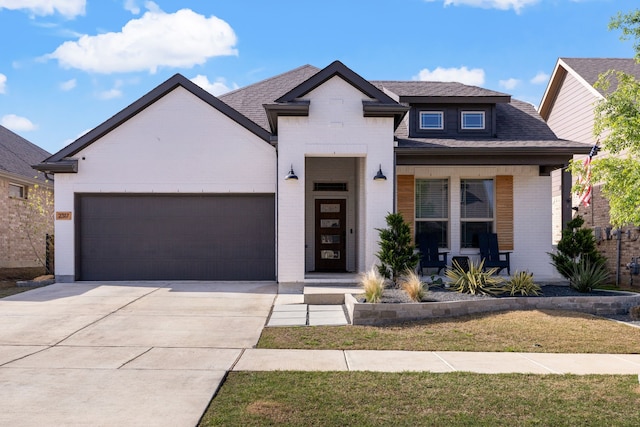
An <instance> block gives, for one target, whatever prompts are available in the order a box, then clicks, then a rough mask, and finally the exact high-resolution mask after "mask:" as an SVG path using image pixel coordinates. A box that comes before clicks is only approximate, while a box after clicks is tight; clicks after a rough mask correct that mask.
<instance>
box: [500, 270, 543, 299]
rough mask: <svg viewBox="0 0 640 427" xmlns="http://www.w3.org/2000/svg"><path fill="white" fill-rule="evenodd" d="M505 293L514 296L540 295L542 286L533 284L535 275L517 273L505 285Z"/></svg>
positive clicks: (522, 272)
mask: <svg viewBox="0 0 640 427" xmlns="http://www.w3.org/2000/svg"><path fill="white" fill-rule="evenodd" d="M505 291H506V292H509V294H510V295H511V296H514V295H518V294H519V295H523V296H527V295H540V286H538V285H536V284H535V283H534V282H533V273H529V272H526V271H516V272H515V273H514V274H513V276H511V277H510V278H509V280H508V281H507V284H506V285H505Z"/></svg>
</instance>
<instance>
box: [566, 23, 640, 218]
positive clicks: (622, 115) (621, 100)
mask: <svg viewBox="0 0 640 427" xmlns="http://www.w3.org/2000/svg"><path fill="white" fill-rule="evenodd" d="M609 29H610V30H611V29H615V30H621V31H622V36H621V39H622V40H628V39H629V38H631V37H633V38H635V42H634V49H635V51H636V54H635V59H636V61H638V62H639V63H640V10H636V11H634V12H630V13H628V14H622V13H618V15H617V16H615V17H614V18H612V19H611V22H610V23H609ZM595 87H596V88H598V89H601V90H602V91H603V92H604V94H605V97H604V99H603V100H602V101H600V102H599V103H598V104H597V106H596V108H595V124H594V135H595V136H596V137H597V138H598V140H599V144H600V148H601V149H602V151H604V152H606V153H607V154H609V156H607V157H602V158H593V160H591V161H590V162H585V163H583V162H582V161H574V162H572V163H571V165H570V168H569V169H570V170H571V172H572V173H574V174H575V175H576V176H578V178H579V179H578V182H577V184H576V185H575V186H574V188H573V190H574V191H576V192H577V193H584V192H585V191H586V189H587V187H588V186H590V185H591V183H592V182H595V183H600V184H601V189H602V193H603V194H604V196H605V197H606V198H607V199H608V201H609V206H610V212H609V214H610V218H611V220H610V221H611V224H612V225H613V226H615V227H622V226H625V225H628V224H640V191H638V187H637V183H638V182H640V102H639V101H640V82H639V81H637V80H636V79H635V77H634V76H632V75H630V74H626V73H623V72H619V71H613V70H611V71H608V72H606V73H604V74H602V75H600V77H599V79H598V81H597V83H596V84H595Z"/></svg>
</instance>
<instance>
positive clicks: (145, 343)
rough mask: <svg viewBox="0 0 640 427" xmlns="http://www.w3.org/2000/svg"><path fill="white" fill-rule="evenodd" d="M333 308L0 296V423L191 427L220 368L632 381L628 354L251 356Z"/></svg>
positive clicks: (65, 289)
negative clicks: (262, 344) (294, 323)
mask: <svg viewBox="0 0 640 427" xmlns="http://www.w3.org/2000/svg"><path fill="white" fill-rule="evenodd" d="M276 297H277V299H276ZM274 303H275V304H274ZM287 305H288V306H297V307H298V308H295V309H294V308H291V307H289V308H288V309H287V308H286V307H284V308H283V307H281V306H287ZM279 306H280V308H278V307H279ZM272 308H273V310H272ZM287 310H288V311H287ZM339 310H342V308H341V306H339V305H338V306H333V307H326V306H323V305H322V304H304V302H300V299H299V296H296V295H294V294H280V295H277V286H276V285H275V284H262V283H210V282H202V283H198V282H185V283H175V282H171V283H169V282H167V283H159V282H149V283H140V282H137V283H131V284H123V283H73V284H54V285H50V286H47V287H43V288H38V289H34V290H31V291H28V292H25V293H22V294H18V295H14V296H12V297H9V298H5V299H1V300H0V322H1V324H2V327H1V328H0V425H2V426H4V425H7V426H9V425H10V426H42V425H56V426H70V425H95V426H99V425H104V426H113V425H118V426H140V425H145V426H146V425H153V426H177V427H180V426H185V427H187V426H195V425H196V424H197V422H198V420H199V419H200V417H201V415H202V414H203V412H204V411H205V410H206V408H207V406H208V404H209V401H210V399H211V397H212V396H213V394H214V393H215V392H216V390H217V389H218V387H219V386H220V384H221V382H222V380H223V379H224V376H225V374H226V372H228V371H266V370H303V371H306V370H324V371H328V370H329V371H363V370H367V371H388V372H400V371H416V370H419V371H430V372H452V371H469V372H480V373H506V372H523V373H536V374H564V373H574V374H589V373H595V374H640V355H636V354H634V355H607V354H604V355H593V354H543V353H468V352H404V351H360V350H358V351H341V350H314V351H308V350H307V351H305V350H262V349H255V345H256V344H257V342H258V339H259V337H260V333H261V332H262V329H263V327H264V326H265V324H267V322H268V321H269V322H275V323H277V319H278V318H280V321H282V322H284V321H283V319H293V318H296V316H298V317H297V318H298V319H303V318H304V320H305V321H304V324H307V325H309V324H310V325H314V324H331V322H335V323H336V324H343V323H341V322H345V321H346V320H345V318H344V312H340V311H339ZM291 313H295V314H293V315H292V314H291ZM302 313H304V314H302ZM341 316H342V317H341ZM299 321H300V322H301V320H299Z"/></svg>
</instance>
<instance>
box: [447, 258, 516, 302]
mask: <svg viewBox="0 0 640 427" xmlns="http://www.w3.org/2000/svg"><path fill="white" fill-rule="evenodd" d="M483 270H484V261H481V262H480V263H476V262H474V261H470V262H469V270H468V271H465V269H463V268H462V267H461V266H460V264H458V263H457V262H456V261H454V262H453V263H452V268H450V269H447V272H446V276H447V278H449V280H451V288H452V289H453V290H455V291H458V292H460V293H465V294H474V295H477V294H482V295H499V294H501V293H503V292H504V287H503V286H502V285H503V283H504V279H503V278H502V277H499V276H494V274H495V273H496V271H498V269H497V268H491V269H489V270H487V271H483Z"/></svg>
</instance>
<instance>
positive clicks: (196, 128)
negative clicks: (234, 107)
mask: <svg viewBox="0 0 640 427" xmlns="http://www.w3.org/2000/svg"><path fill="white" fill-rule="evenodd" d="M75 157H76V158H77V159H78V160H79V164H78V174H77V175H72V176H70V178H71V179H72V180H73V181H74V182H76V183H77V185H81V186H82V187H83V191H127V192H151V191H153V192H163V191H167V192H175V191H179V192H267V193H273V192H275V162H276V153H275V149H274V147H272V146H271V145H270V144H268V143H266V142H265V141H264V140H262V139H260V138H258V137H257V136H256V135H254V134H253V133H251V132H249V131H248V130H247V129H245V128H244V127H242V126H241V125H239V124H238V123H236V122H235V121H233V120H232V119H230V118H228V117H227V116H225V115H224V114H222V113H221V112H219V111H218V110H216V109H215V108H213V107H211V106H210V105H208V104H207V103H205V102H203V101H202V100H200V99H199V98H197V97H196V96H194V95H192V94H191V93H190V92H189V91H187V90H186V89H184V88H182V87H178V88H176V89H175V90H173V91H172V92H170V93H168V94H167V95H166V96H164V97H162V98H161V99H159V100H158V101H157V102H155V103H154V104H152V105H151V106H149V107H148V108H146V109H145V110H143V111H141V112H140V113H139V114H137V115H135V116H133V117H132V118H131V119H129V120H128V121H126V122H124V123H123V124H121V125H120V126H118V127H117V128H115V129H113V130H112V131H111V132H109V133H108V134H107V135H105V136H103V137H102V138H100V139H99V140H97V141H95V142H94V143H93V144H91V145H89V146H88V147H87V148H85V149H84V150H82V151H80V152H79V153H78V154H77V155H76V156H75ZM76 191H78V190H76Z"/></svg>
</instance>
